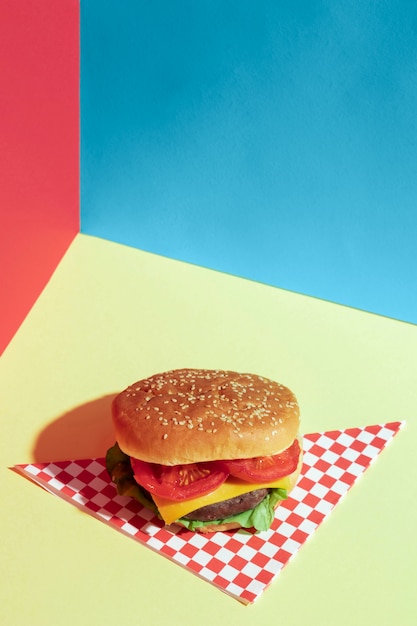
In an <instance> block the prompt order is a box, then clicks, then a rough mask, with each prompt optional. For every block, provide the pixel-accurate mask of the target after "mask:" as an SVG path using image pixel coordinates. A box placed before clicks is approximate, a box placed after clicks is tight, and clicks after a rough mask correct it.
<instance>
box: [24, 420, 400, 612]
mask: <svg viewBox="0 0 417 626" xmlns="http://www.w3.org/2000/svg"><path fill="white" fill-rule="evenodd" d="M403 425H404V422H392V423H388V424H379V425H374V426H366V427H364V428H348V429H345V430H333V431H327V432H323V433H313V434H309V435H305V436H304V463H303V469H302V472H301V476H300V478H299V481H298V484H297V486H296V487H295V489H294V490H293V491H292V492H291V495H290V497H289V498H288V499H287V500H285V501H284V502H283V503H282V504H281V505H280V506H279V507H278V509H277V511H276V516H275V520H274V523H273V525H272V527H271V528H270V529H269V530H268V531H265V532H262V533H258V534H256V533H254V532H251V531H248V530H239V531H235V532H233V531H232V532H227V533H222V532H217V533H213V534H208V535H203V534H198V533H192V532H189V531H186V530H184V529H180V528H179V527H177V526H170V527H168V526H164V525H163V523H162V522H161V521H160V520H159V519H158V518H156V517H155V516H154V515H153V514H152V513H151V512H150V511H148V510H146V509H144V508H143V507H142V506H141V505H140V504H139V503H138V502H136V501H135V500H132V499H130V498H126V497H121V496H119V495H117V493H116V490H115V487H114V485H113V484H112V483H111V481H110V480H109V477H108V474H107V471H106V469H105V464H104V459H84V460H76V461H59V462H56V463H29V464H25V465H16V466H14V469H15V470H16V471H18V472H19V473H21V474H23V475H25V476H26V477H28V478H30V479H31V480H33V481H34V482H36V483H38V484H39V485H41V486H42V487H44V488H45V489H46V490H48V491H50V492H51V493H54V494H56V495H58V496H60V497H62V498H64V499H65V500H68V501H69V502H71V503H72V504H74V505H76V506H77V507H79V508H81V509H83V510H84V511H86V512H87V513H90V514H92V515H94V516H95V517H97V518H98V519H100V520H101V521H103V522H106V523H107V524H110V525H111V526H113V527H114V528H116V529H117V530H119V531H121V532H123V533H125V534H126V535H128V536H130V537H132V538H134V539H136V540H138V541H140V542H141V543H143V544H145V545H146V546H148V547H149V548H152V549H153V550H155V551H157V552H159V553H160V554H162V555H164V556H166V557H168V558H169V559H171V560H172V561H174V562H175V563H177V564H179V565H182V566H183V567H185V568H187V569H188V570H191V571H192V572H194V573H195V574H197V575H198V576H200V577H202V578H204V579H205V580H207V581H209V582H211V583H212V584H213V585H216V586H217V587H219V588H220V589H221V590H222V591H224V592H225V593H227V594H229V595H231V596H233V597H235V598H236V599H237V600H239V601H240V602H243V603H244V604H249V603H252V602H254V601H255V600H256V599H257V598H258V597H259V596H260V595H261V593H262V592H263V591H264V590H265V589H266V588H267V587H268V586H269V585H270V584H271V582H272V581H273V580H274V578H275V577H276V576H277V575H278V574H279V572H280V571H281V569H282V568H283V567H284V565H286V563H288V561H289V560H290V559H292V558H293V557H294V556H295V554H296V553H297V552H298V550H299V548H300V547H301V546H302V545H303V543H304V542H305V541H306V540H307V539H308V538H309V537H311V535H312V534H313V533H314V531H315V530H316V528H317V527H318V526H319V524H321V522H322V521H323V520H324V519H325V518H326V517H327V516H328V515H329V513H330V512H331V511H332V510H333V508H334V507H335V505H336V504H337V503H338V502H339V501H340V499H341V498H342V497H343V496H344V495H345V494H346V492H347V491H348V490H349V488H350V487H351V486H352V485H353V484H354V483H355V482H356V480H357V479H358V478H359V477H360V476H361V475H362V474H363V473H364V472H365V470H366V469H367V468H368V467H369V466H370V465H371V463H372V462H373V461H374V460H375V459H376V458H377V456H378V454H379V453H380V452H381V450H382V449H383V448H384V447H385V446H386V444H387V443H388V442H389V441H390V440H391V439H392V438H393V437H394V435H396V434H397V433H398V431H399V430H400V428H401V427H402V426H403Z"/></svg>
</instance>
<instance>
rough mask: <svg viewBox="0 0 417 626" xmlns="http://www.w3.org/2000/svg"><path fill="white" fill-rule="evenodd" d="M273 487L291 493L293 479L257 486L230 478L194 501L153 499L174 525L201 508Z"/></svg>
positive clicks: (153, 496)
mask: <svg viewBox="0 0 417 626" xmlns="http://www.w3.org/2000/svg"><path fill="white" fill-rule="evenodd" d="M272 487H280V488H281V489H287V490H288V491H289V490H290V489H291V487H292V484H291V479H290V477H289V476H285V477H284V478H280V479H278V480H276V481H275V482H271V483H262V484H258V483H256V484H255V483H246V482H244V481H243V480H239V479H238V478H233V477H232V476H229V478H228V479H227V480H226V481H225V482H224V483H223V484H222V485H220V487H219V488H218V489H216V490H215V491H212V492H211V493H207V494H205V495H204V496H200V497H198V498H193V499H192V500H184V501H182V502H174V501H173V500H166V499H165V498H160V497H159V496H156V495H154V494H153V495H152V498H153V500H154V502H155V504H156V506H157V507H158V510H159V512H160V514H161V517H162V518H163V520H164V521H165V523H166V524H172V522H175V520H177V519H179V518H180V517H183V516H184V515H187V514H188V513H191V511H195V510H196V509H199V508H201V507H202V506H206V505H208V504H216V503H217V502H222V501H223V500H229V499H230V498H235V497H236V496H241V495H242V494H244V493H249V491H255V489H264V488H268V489H271V488H272Z"/></svg>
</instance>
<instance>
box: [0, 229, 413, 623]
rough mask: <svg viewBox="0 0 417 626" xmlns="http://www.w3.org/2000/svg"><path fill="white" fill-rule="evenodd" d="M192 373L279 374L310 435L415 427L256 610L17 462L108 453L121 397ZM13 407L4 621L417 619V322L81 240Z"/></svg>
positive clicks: (8, 408)
mask: <svg viewBox="0 0 417 626" xmlns="http://www.w3.org/2000/svg"><path fill="white" fill-rule="evenodd" d="M4 305H5V304H4V303H3V306H4ZM177 367H203V368H222V369H235V370H239V371H248V372H255V373H258V374H263V375H265V376H268V377H270V378H273V379H276V380H279V381H280V382H282V383H284V384H286V385H288V386H289V387H291V388H292V389H293V391H294V392H295V393H296V395H297V397H298V400H299V403H300V405H301V412H302V424H303V432H305V433H307V432H316V431H321V430H330V429H339V428H344V427H350V426H364V425H368V424H374V423H382V422H388V421H395V420H406V421H407V425H406V427H405V428H404V429H403V430H402V431H401V432H400V433H399V434H398V435H397V436H396V437H395V438H394V440H393V442H392V443H391V444H390V445H389V447H388V448H387V449H386V450H384V451H383V452H382V453H381V455H380V456H379V457H378V459H377V461H376V463H375V464H374V465H373V466H372V467H371V468H370V469H369V470H367V472H366V473H365V474H364V476H362V477H361V479H360V480H359V482H358V484H357V485H355V486H354V487H353V489H352V490H351V491H350V492H349V493H348V495H347V497H346V498H345V499H344V500H343V501H342V502H341V503H340V504H339V505H338V506H337V507H336V509H335V510H334V511H333V512H332V514H331V515H330V517H329V518H328V519H327V520H326V521H325V522H324V523H323V524H322V525H321V526H320V527H319V529H318V530H317V531H316V533H315V534H314V536H313V538H312V539H311V540H310V541H308V542H307V543H306V544H305V545H304V546H303V547H302V548H301V550H300V552H299V553H298V555H297V556H296V558H295V559H294V561H292V562H291V563H289V565H287V566H286V567H285V569H284V570H283V571H282V572H281V574H280V575H279V576H278V578H277V579H276V580H275V582H274V583H273V585H272V586H271V587H270V588H269V589H268V590H267V591H266V592H265V593H264V594H263V595H262V596H261V598H260V599H258V600H257V602H256V603H255V604H253V605H251V606H246V607H245V606H244V605H242V604H240V603H239V602H238V601H236V600H235V599H233V598H231V597H229V596H227V595H226V594H224V593H222V592H221V591H219V590H218V589H216V588H215V587H214V586H212V585H210V584H209V583H208V582H206V581H203V580H201V579H199V578H198V577H196V576H195V575H193V574H191V573H190V572H188V571H186V570H184V569H182V568H181V567H179V566H178V565H176V564H175V563H172V562H170V561H169V560H167V559H166V558H164V557H162V556H160V555H158V554H156V553H155V552H153V551H151V550H149V549H148V548H146V547H145V546H142V545H141V544H139V543H136V542H135V541H133V540H132V539H130V538H127V537H126V536H124V535H122V534H120V533H118V532H116V531H115V530H114V529H112V528H110V527H108V526H106V525H105V524H102V523H100V522H99V521H97V520H96V519H94V518H93V517H91V516H89V515H87V514H85V513H83V512H81V511H79V510H78V509H77V508H75V507H73V506H71V505H69V504H68V503H66V502H64V501H63V500H62V499H60V498H58V497H55V496H53V495H51V494H49V493H47V492H46V491H44V490H42V489H40V488H39V487H37V486H35V485H34V484H32V483H31V482H30V481H28V480H25V479H24V478H22V477H21V476H19V475H17V474H16V473H15V472H13V471H11V470H10V469H9V467H10V466H13V465H14V464H17V463H26V462H29V461H33V460H37V461H52V460H59V459H67V458H83V457H93V456H103V455H104V453H105V449H106V446H107V444H108V443H111V442H112V441H113V438H112V433H111V424H110V416H109V404H110V400H111V398H112V397H113V396H114V394H115V393H116V392H118V391H120V390H121V389H123V388H124V387H125V386H127V385H128V384H129V383H131V382H133V381H134V380H137V379H139V378H141V377H145V376H148V375H151V374H153V373H156V372H159V371H163V370H167V369H171V368H177ZM0 411H1V416H0V418H1V427H2V435H1V438H0V445H1V458H2V465H3V470H2V478H1V482H0V485H1V501H2V515H1V521H0V524H1V541H2V546H1V568H2V571H1V573H2V583H1V595H0V623H1V624H5V625H7V626H15V625H24V626H29V625H30V626H37V625H39V626H41V625H42V626H45V625H46V626H49V625H53V626H59V625H61V624H62V625H64V624H65V625H66V624H77V626H82V625H84V624H85V625H87V624H88V625H89V626H91V625H94V624H100V626H107V625H114V626H115V625H116V624H129V623H130V624H147V625H151V626H153V625H156V624H161V625H164V624H181V625H183V626H188V625H193V626H194V625H195V624H199V625H201V626H205V625H207V626H208V625H210V626H211V625H212V624H216V623H224V624H233V625H235V624H236V625H239V626H245V625H249V624H250V625H251V626H253V625H254V624H259V625H261V624H263V625H269V624H275V623H280V624H285V625H290V624H291V625H298V624H312V625H315V624H317V625H319V624H320V625H321V626H323V625H327V624H328V625H332V626H333V625H335V624H338V625H344V624H346V625H349V626H351V625H352V624H358V625H362V624H363V625H366V626H369V625H371V624H378V625H379V626H382V625H385V624H386V625H387V626H388V625H389V626H391V625H392V624H396V625H398V626H401V625H404V624H407V625H408V624H410V625H411V624H415V623H417V608H416V607H417V603H416V594H415V584H416V581H417V565H416V563H417V549H416V546H417V540H416V527H417V515H416V512H417V505H416V502H417V497H416V487H415V485H416V463H415V461H414V454H415V450H416V447H417V427H416V419H417V327H416V326H412V325H408V324H405V323H401V322H397V321H394V320H390V319H386V318H383V317H378V316H375V315H371V314H367V313H364V312H361V311H357V310H353V309H349V308H346V307H342V306H338V305H335V304H331V303H327V302H323V301H320V300H317V299H314V298H309V297H305V296H301V295H298V294H294V293H290V292H286V291H282V290H279V289H276V288H271V287H268V286H265V285H261V284H258V283H253V282H250V281H247V280H243V279H239V278H236V277H232V276H228V275H225V274H221V273H218V272H214V271H210V270H206V269H202V268H199V267H194V266H192V265H188V264H185V263H180V262H177V261H172V260H169V259H165V258H162V257H158V256H156V255H152V254H149V253H146V252H142V251H139V250H135V249H131V248H128V247H124V246H121V245H118V244H114V243H111V242H107V241H103V240H100V239H95V238H92V237H88V236H84V235H78V236H77V238H76V239H75V241H74V243H73V244H72V246H71V248H70V249H69V251H68V252H67V254H66V255H65V257H64V259H63V261H62V262H61V264H60V266H59V267H58V269H57V270H56V272H55V274H54V276H53V277H52V279H51V281H50V283H49V284H48V286H47V287H46V289H45V290H44V292H43V293H42V294H41V296H40V298H39V299H38V301H37V302H36V304H35V305H34V307H33V309H32V310H31V312H30V314H29V316H28V317H27V319H26V320H25V322H24V324H23V325H22V327H21V328H20V329H19V331H18V333H17V334H16V336H15V337H14V339H13V341H12V342H11V344H10V345H9V347H8V349H7V350H6V352H5V353H4V355H3V357H2V359H1V361H0Z"/></svg>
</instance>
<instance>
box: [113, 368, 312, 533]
mask: <svg viewBox="0 0 417 626" xmlns="http://www.w3.org/2000/svg"><path fill="white" fill-rule="evenodd" d="M299 413H300V412H299V407H298V403H297V400H296V398H295V396H294V394H293V393H292V391H290V390H289V389H288V388H287V387H285V386H284V385H282V384H280V383H278V382H274V381H272V380H269V379H267V378H264V377H262V376H257V375H254V374H245V373H237V372H232V371H224V370H206V369H177V370H171V371H169V372H164V373H161V374H156V375H154V376H151V377H150V378H146V379H144V380H140V381H138V382H136V383H134V384H132V385H130V386H129V387H127V389H125V390H124V391H122V392H121V393H120V394H119V395H117V396H116V398H115V399H114V400H113V404H112V417H113V423H114V429H115V438H116V443H115V445H114V446H113V447H112V448H110V450H108V452H107V455H106V466H107V471H108V473H109V475H110V477H111V480H112V481H113V482H114V483H115V484H116V487H117V491H118V493H119V494H121V495H126V496H130V497H134V498H136V499H137V500H139V501H140V502H141V503H142V504H143V505H144V506H145V507H147V508H150V509H151V510H152V511H153V512H154V513H155V514H156V515H157V516H158V517H159V518H161V519H162V520H163V522H164V523H165V524H167V525H169V524H173V523H175V524H180V525H181V526H185V527H186V528H187V529H189V530H191V531H196V532H206V533H207V532H214V531H226V530H230V529H237V528H253V529H255V530H256V531H264V530H267V529H268V528H269V527H270V526H271V524H272V521H273V519H274V511H275V509H276V508H277V506H278V505H279V504H280V503H281V502H282V501H283V500H285V499H286V498H287V496H288V494H289V492H290V491H291V489H292V488H293V487H294V486H295V483H296V481H297V478H298V475H299V473H300V469H301V464H302V447H301V439H300V436H299Z"/></svg>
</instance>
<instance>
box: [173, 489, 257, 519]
mask: <svg viewBox="0 0 417 626" xmlns="http://www.w3.org/2000/svg"><path fill="white" fill-rule="evenodd" d="M267 494H268V489H256V490H255V491H250V492H249V493H244V494H243V495H241V496H236V497H235V498H230V500H223V502H216V503H215V504H208V505H207V506H202V507H201V508H200V509H196V510H195V511H192V512H191V513H188V515H184V519H189V520H197V521H199V522H211V521H213V520H216V519H224V518H226V517H229V516H230V515H237V514H238V513H242V512H243V511H248V510H249V509H253V508H255V506H257V505H258V504H259V503H260V502H261V501H262V500H263V499H264V498H265V496H266V495H267Z"/></svg>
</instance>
